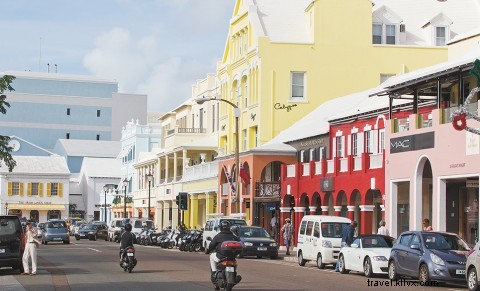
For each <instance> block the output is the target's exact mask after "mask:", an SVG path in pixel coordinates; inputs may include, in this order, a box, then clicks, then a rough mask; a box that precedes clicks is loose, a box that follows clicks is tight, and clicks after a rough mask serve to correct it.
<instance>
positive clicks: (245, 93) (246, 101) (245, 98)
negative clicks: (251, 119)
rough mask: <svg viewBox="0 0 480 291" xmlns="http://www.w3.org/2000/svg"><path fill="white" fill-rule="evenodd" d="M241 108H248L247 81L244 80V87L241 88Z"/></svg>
mask: <svg viewBox="0 0 480 291" xmlns="http://www.w3.org/2000/svg"><path fill="white" fill-rule="evenodd" d="M243 100H244V101H243V103H244V104H243V106H244V108H245V109H246V108H247V107H248V84H247V80H245V85H244V87H243Z"/></svg>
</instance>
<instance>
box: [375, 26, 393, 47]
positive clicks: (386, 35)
mask: <svg viewBox="0 0 480 291" xmlns="http://www.w3.org/2000/svg"><path fill="white" fill-rule="evenodd" d="M372 43H373V44H391V45H395V44H397V25H395V24H378V23H377V24H373V25H372Z"/></svg>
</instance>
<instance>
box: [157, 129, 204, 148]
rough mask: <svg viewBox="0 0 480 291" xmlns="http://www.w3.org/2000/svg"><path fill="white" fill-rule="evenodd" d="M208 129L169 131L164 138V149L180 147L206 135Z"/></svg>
mask: <svg viewBox="0 0 480 291" xmlns="http://www.w3.org/2000/svg"><path fill="white" fill-rule="evenodd" d="M206 133H207V129H206V128H193V127H175V128H172V129H168V130H167V131H166V132H165V137H163V142H164V147H171V146H180V145H184V144H185V143H187V142H190V141H191V140H192V139H197V138H199V137H201V136H204V135H206Z"/></svg>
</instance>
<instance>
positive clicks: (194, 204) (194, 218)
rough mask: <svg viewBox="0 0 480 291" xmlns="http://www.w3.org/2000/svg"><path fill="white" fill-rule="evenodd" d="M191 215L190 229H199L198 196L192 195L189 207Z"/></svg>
mask: <svg viewBox="0 0 480 291" xmlns="http://www.w3.org/2000/svg"><path fill="white" fill-rule="evenodd" d="M188 209H189V211H188V212H189V213H190V227H192V228H194V227H197V228H198V213H200V211H198V195H190V205H189V206H188Z"/></svg>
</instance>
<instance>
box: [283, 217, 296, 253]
mask: <svg viewBox="0 0 480 291" xmlns="http://www.w3.org/2000/svg"><path fill="white" fill-rule="evenodd" d="M290 222H291V219H290V218H286V219H285V224H284V225H283V227H282V235H283V242H284V243H285V246H286V247H287V252H286V255H287V256H288V255H290V245H291V244H292V236H293V231H294V229H293V225H292V224H291V223H290Z"/></svg>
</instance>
